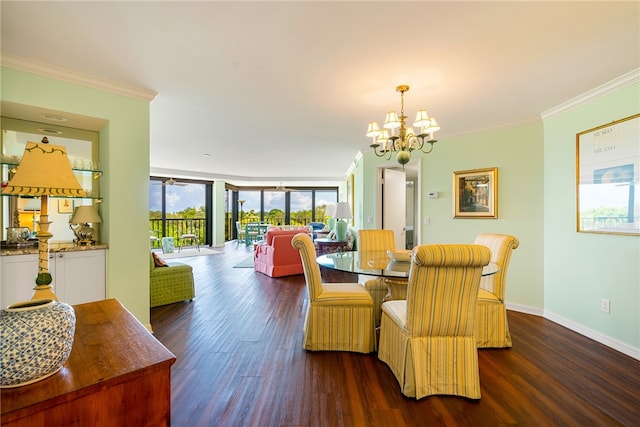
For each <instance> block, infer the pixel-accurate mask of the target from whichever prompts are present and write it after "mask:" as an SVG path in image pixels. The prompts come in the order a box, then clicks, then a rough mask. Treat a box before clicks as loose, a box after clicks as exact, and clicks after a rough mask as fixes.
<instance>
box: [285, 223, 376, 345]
mask: <svg viewBox="0 0 640 427" xmlns="http://www.w3.org/2000/svg"><path fill="white" fill-rule="evenodd" d="M291 244H292V245H293V247H294V248H296V249H298V250H299V251H300V258H301V259H302V266H303V268H304V277H305V281H306V282H307V292H308V294H309V304H308V306H307V313H306V317H305V321H304V338H303V348H304V349H305V350H312V351H315V350H334V351H353V352H359V353H371V352H372V351H374V350H375V346H376V338H375V325H374V318H373V300H372V299H371V296H370V295H369V293H368V292H367V291H366V289H364V288H363V287H362V286H360V285H359V284H357V283H322V281H321V277H320V268H319V267H318V264H317V263H316V250H315V248H314V246H313V242H312V240H311V237H310V236H309V235H308V234H306V233H299V234H296V235H295V236H294V237H293V240H292V242H291Z"/></svg>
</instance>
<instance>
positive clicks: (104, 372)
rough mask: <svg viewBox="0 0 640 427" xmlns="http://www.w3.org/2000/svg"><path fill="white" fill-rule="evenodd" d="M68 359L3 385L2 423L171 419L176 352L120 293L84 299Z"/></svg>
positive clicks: (136, 422)
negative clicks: (23, 381) (42, 375)
mask: <svg viewBox="0 0 640 427" xmlns="http://www.w3.org/2000/svg"><path fill="white" fill-rule="evenodd" d="M74 309H75V312H76V334H75V340H74V342H73V348H72V350H71V355H70V356H69V360H67V362H66V363H65V365H64V366H63V367H62V369H61V370H60V371H59V372H58V373H56V374H54V375H53V376H51V377H49V378H46V379H44V380H42V381H38V382H36V383H34V384H30V385H26V386H22V387H16V388H6V389H2V390H0V401H1V402H2V407H1V411H2V412H1V415H0V417H1V419H2V426H30V427H36V426H63V425H78V426H124V425H127V426H168V425H170V424H171V365H173V363H174V362H175V360H176V358H175V356H174V355H173V354H172V353H171V352H170V351H169V350H167V348H166V347H164V346H163V345H162V344H161V343H160V342H159V341H158V340H157V339H156V338H154V337H153V335H151V334H150V333H149V331H147V329H146V328H145V327H144V326H143V325H142V324H141V323H140V322H139V321H138V320H137V319H136V318H135V317H134V316H133V315H132V314H131V313H129V311H127V310H126V309H125V308H124V307H123V306H122V305H121V304H120V302H119V301H117V300H115V299H109V300H104V301H97V302H91V303H87V304H79V305H75V306H74Z"/></svg>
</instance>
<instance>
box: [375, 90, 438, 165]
mask: <svg viewBox="0 0 640 427" xmlns="http://www.w3.org/2000/svg"><path fill="white" fill-rule="evenodd" d="M408 90H409V86H407V85H400V86H398V87H396V92H400V117H398V115H397V114H396V112H395V111H389V112H388V113H387V116H386V119H385V122H384V125H383V127H384V130H382V129H380V126H379V125H378V123H377V122H371V123H369V126H368V128H367V133H366V135H367V136H368V137H370V138H372V139H373V142H372V144H371V148H373V152H374V153H375V154H376V156H378V157H384V158H386V159H387V160H391V157H392V156H393V154H394V153H396V161H397V162H398V163H400V164H401V165H402V167H403V168H404V165H406V164H407V163H409V160H411V152H412V151H413V150H420V151H422V152H423V153H430V152H431V151H432V150H433V144H434V143H436V142H437V140H436V139H435V138H434V133H435V132H436V131H438V130H440V126H439V125H438V122H437V121H436V119H434V118H433V117H429V115H428V114H427V112H426V111H425V110H420V111H418V113H417V114H416V120H415V121H414V122H413V126H415V127H417V128H420V134H418V135H416V134H415V131H414V130H413V126H409V127H407V125H406V120H407V116H405V115H404V93H405V92H406V91H408ZM395 129H398V134H397V135H396V134H395ZM380 147H381V148H380ZM378 148H380V150H378Z"/></svg>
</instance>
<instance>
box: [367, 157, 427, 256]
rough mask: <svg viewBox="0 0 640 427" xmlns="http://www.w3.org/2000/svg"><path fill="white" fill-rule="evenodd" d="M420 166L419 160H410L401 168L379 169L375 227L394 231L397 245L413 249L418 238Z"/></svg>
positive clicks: (393, 166)
mask: <svg viewBox="0 0 640 427" xmlns="http://www.w3.org/2000/svg"><path fill="white" fill-rule="evenodd" d="M421 165H422V159H413V160H411V161H410V162H409V163H408V164H406V165H405V167H404V169H403V168H402V167H401V166H397V165H392V166H387V167H380V168H379V169H378V173H377V191H376V193H377V194H376V200H377V203H376V205H377V206H376V213H377V215H376V217H377V218H378V221H377V224H376V227H377V228H384V229H390V230H393V231H394V235H395V237H396V247H397V248H403V249H413V247H414V246H416V245H418V244H420V241H421V238H420V221H419V218H420V209H421V203H420V188H421V174H420V170H421ZM398 206H404V209H399V208H398Z"/></svg>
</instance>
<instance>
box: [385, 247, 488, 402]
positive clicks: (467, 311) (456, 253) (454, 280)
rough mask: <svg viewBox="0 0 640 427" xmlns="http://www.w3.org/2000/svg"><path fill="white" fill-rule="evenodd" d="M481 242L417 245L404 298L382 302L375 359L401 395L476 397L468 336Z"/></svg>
mask: <svg viewBox="0 0 640 427" xmlns="http://www.w3.org/2000/svg"><path fill="white" fill-rule="evenodd" d="M490 258H491V252H490V251H489V249H487V248H486V247H484V246H481V245H422V246H417V247H415V248H414V249H413V258H412V261H411V262H412V263H413V264H412V266H411V272H410V274H409V284H408V286H407V299H406V300H394V301H387V302H385V303H383V304H382V322H381V325H380V344H379V348H378V357H379V358H380V360H381V361H383V362H384V363H386V364H387V365H388V366H389V367H390V368H391V371H392V372H393V374H394V375H395V377H396V379H397V380H398V383H399V384H400V390H401V392H402V394H404V395H405V396H407V397H415V398H416V399H420V398H422V397H425V396H429V395H434V394H449V395H456V396H464V397H468V398H470V399H479V398H480V373H479V369H478V350H477V348H476V339H475V335H474V321H475V309H476V298H477V296H478V289H479V287H480V277H481V275H482V268H483V267H484V266H485V265H487V264H488V263H489V260H490Z"/></svg>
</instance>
